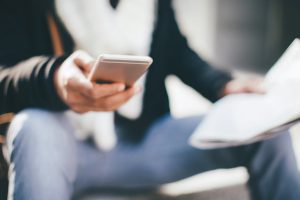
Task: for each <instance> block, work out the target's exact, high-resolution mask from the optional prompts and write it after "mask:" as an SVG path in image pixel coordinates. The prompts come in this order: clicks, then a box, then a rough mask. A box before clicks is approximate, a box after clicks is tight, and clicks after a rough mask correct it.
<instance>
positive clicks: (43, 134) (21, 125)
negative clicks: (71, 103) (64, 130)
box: [7, 109, 57, 152]
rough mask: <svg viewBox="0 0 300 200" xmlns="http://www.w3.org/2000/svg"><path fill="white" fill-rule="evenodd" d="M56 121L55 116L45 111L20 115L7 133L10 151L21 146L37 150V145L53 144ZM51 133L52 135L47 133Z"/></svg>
mask: <svg viewBox="0 0 300 200" xmlns="http://www.w3.org/2000/svg"><path fill="white" fill-rule="evenodd" d="M55 121H57V119H56V118H55V116H54V114H52V113H51V112H47V111H43V110H38V109H28V110H24V111H22V112H20V113H18V114H17V115H16V116H15V117H14V119H13V121H12V123H11V125H10V127H9V129H8V132H7V144H8V149H9V151H10V152H11V151H12V149H13V148H16V147H20V146H22V147H24V146H25V147H31V148H36V146H37V144H45V143H49V142H50V143H51V141H52V140H53V139H55V136H54V135H55V131H53V129H54V127H55ZM49 131H50V132H51V134H48V133H47V132H49ZM21 144H22V145H21ZM39 146H41V145H39Z"/></svg>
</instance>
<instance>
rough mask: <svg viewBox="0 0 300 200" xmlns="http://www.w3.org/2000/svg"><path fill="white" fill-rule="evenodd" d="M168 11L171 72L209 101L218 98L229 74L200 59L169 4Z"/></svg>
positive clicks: (168, 43)
mask: <svg viewBox="0 0 300 200" xmlns="http://www.w3.org/2000/svg"><path fill="white" fill-rule="evenodd" d="M165 11H166V13H168V16H169V18H168V22H167V23H165V24H168V25H167V26H168V29H169V30H168V32H169V37H168V42H167V45H168V49H169V50H168V52H169V54H168V59H169V60H170V63H171V64H170V66H169V67H171V68H172V69H171V70H172V71H173V73H174V74H175V75H176V76H178V77H179V78H180V79H181V80H182V81H183V82H184V83H186V84H187V85H189V86H191V87H193V88H194V89H196V90H197V91H198V92H199V93H201V94H202V95H203V96H205V97H206V98H207V99H209V100H210V101H213V102H214V101H216V100H218V99H219V98H220V92H221V90H222V89H223V87H224V86H225V84H226V83H227V82H228V81H229V80H231V75H230V74H229V73H226V72H224V71H221V70H218V69H215V68H213V67H212V66H210V65H209V64H208V63H206V62H205V61H204V60H202V59H201V58H200V57H199V56H198V55H197V54H196V53H195V52H194V51H193V50H192V49H191V48H190V47H189V45H188V43H187V39H186V38H185V37H184V36H183V35H182V34H181V32H180V30H179V27H178V25H177V23H176V19H175V16H174V11H173V9H172V8H171V4H169V7H168V8H167V9H166V10H165Z"/></svg>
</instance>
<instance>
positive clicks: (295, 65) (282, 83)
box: [190, 39, 300, 149]
mask: <svg viewBox="0 0 300 200" xmlns="http://www.w3.org/2000/svg"><path fill="white" fill-rule="evenodd" d="M264 87H265V90H266V93H265V94H233V95H228V96H226V97H224V98H222V99H221V100H219V101H218V102H216V103H215V104H214V106H213V107H212V109H211V110H210V111H209V112H208V113H207V115H206V117H205V118H204V119H203V121H202V122H201V124H200V125H199V126H198V127H197V128H196V130H195V131H194V133H193V134H192V136H191V138H190V143H191V144H192V145H193V146H195V147H198V148H203V149H212V148H222V147H229V146H238V145H242V144H249V143H253V142H256V141H260V140H264V139H268V138H271V137H274V136H276V135H278V134H281V133H286V132H287V131H288V130H289V128H290V127H292V126H293V125H295V124H296V123H297V122H298V121H299V120H300V40H299V39H296V40H295V41H294V42H293V43H292V44H291V45H290V47H289V48H288V49H287V50H286V52H285V53H284V54H283V55H282V56H281V58H280V59H279V60H278V61H277V62H276V64H275V65H274V66H273V67H272V68H271V69H270V70H269V72H268V73H267V74H266V77H265V80H264Z"/></svg>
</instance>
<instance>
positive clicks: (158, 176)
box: [79, 116, 239, 188]
mask: <svg viewBox="0 0 300 200" xmlns="http://www.w3.org/2000/svg"><path fill="white" fill-rule="evenodd" d="M200 122H201V117H190V118H184V119H174V118H172V117H171V116H166V117H163V118H162V119H160V120H158V121H157V122H156V123H154V124H153V125H152V126H151V128H150V129H149V130H148V131H147V133H146V137H145V138H144V140H143V141H142V142H141V143H139V144H135V145H133V144H128V143H122V142H120V143H118V144H117V146H116V147H115V149H114V150H113V151H111V152H102V153H101V155H100V154H99V152H97V151H96V150H95V149H93V147H91V146H85V147H84V148H82V149H85V150H84V151H82V152H83V154H88V157H89V160H90V161H87V160H86V159H85V158H83V160H85V161H84V162H83V164H82V165H81V166H82V169H84V170H83V172H84V173H86V172H87V173H88V176H85V175H82V177H83V178H82V179H85V180H86V183H89V184H88V185H89V186H94V187H122V188H123V187H125V188H127V187H134V188H136V187H156V186H159V185H161V184H164V183H168V182H173V181H177V180H180V179H182V178H186V177H189V176H192V175H195V174H197V173H200V172H203V171H207V170H211V169H217V168H231V167H235V166H238V165H239V163H238V160H239V159H237V156H238V154H237V152H238V150H237V148H228V149H219V150H200V149H196V148H193V147H192V146H190V145H189V143H188V140H189V137H190V135H191V134H192V132H193V131H194V130H195V128H196V127H197V125H198V124H199V123H200ZM83 154H82V156H83V157H84V155H83ZM79 171H81V170H79ZM84 177H85V178H84Z"/></svg>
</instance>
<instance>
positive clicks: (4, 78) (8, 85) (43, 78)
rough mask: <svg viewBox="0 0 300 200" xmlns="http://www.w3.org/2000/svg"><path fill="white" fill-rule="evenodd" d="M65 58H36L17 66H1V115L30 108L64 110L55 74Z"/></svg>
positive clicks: (64, 106)
mask: <svg viewBox="0 0 300 200" xmlns="http://www.w3.org/2000/svg"><path fill="white" fill-rule="evenodd" d="M63 60H64V57H59V58H54V57H44V56H41V57H33V58H31V59H28V60H25V61H23V62H21V63H18V64H16V65H15V66H1V65H0V114H2V113H7V112H14V113H16V112H18V111H21V110H22V109H26V108H44V109H49V110H57V111H58V110H64V109H66V108H67V106H66V105H65V104H64V103H63V102H62V101H61V100H60V98H59V97H58V95H57V93H56V90H55V87H54V82H53V77H54V72H55V70H56V69H57V67H58V66H59V65H60V64H61V63H62V62H63Z"/></svg>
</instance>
